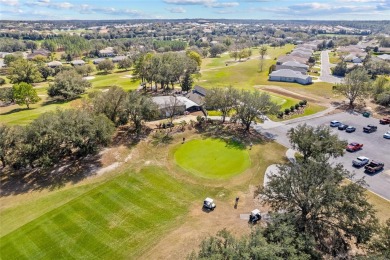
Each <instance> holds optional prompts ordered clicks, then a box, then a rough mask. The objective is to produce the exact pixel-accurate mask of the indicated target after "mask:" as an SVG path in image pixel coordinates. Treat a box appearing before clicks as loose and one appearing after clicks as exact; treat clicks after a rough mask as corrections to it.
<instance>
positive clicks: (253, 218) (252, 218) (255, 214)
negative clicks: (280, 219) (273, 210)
mask: <svg viewBox="0 0 390 260" xmlns="http://www.w3.org/2000/svg"><path fill="white" fill-rule="evenodd" d="M260 219H261V215H260V210H258V209H254V210H252V212H251V214H250V215H249V222H250V223H252V224H256V223H257V221H259V220H260Z"/></svg>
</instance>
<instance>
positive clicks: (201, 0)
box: [164, 0, 240, 8]
mask: <svg viewBox="0 0 390 260" xmlns="http://www.w3.org/2000/svg"><path fill="white" fill-rule="evenodd" d="M164 2H165V3H167V4H173V5H201V6H205V7H212V8H229V7H236V6H239V5H240V4H239V3H238V2H218V1H217V0H164Z"/></svg>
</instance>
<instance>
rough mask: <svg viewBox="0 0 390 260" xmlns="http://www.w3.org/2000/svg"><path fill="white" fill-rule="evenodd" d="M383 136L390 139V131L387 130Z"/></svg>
mask: <svg viewBox="0 0 390 260" xmlns="http://www.w3.org/2000/svg"><path fill="white" fill-rule="evenodd" d="M383 138H386V139H390V131H387V132H386V133H385V134H384V135H383Z"/></svg>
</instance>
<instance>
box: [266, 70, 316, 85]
mask: <svg viewBox="0 0 390 260" xmlns="http://www.w3.org/2000/svg"><path fill="white" fill-rule="evenodd" d="M268 79H269V80H270V81H282V82H296V83H300V84H303V85H307V84H310V83H312V78H311V77H310V76H309V75H303V74H302V73H300V72H298V71H293V70H290V69H281V70H276V71H273V72H272V73H271V74H269V78H268Z"/></svg>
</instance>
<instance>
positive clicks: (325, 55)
mask: <svg viewBox="0 0 390 260" xmlns="http://www.w3.org/2000/svg"><path fill="white" fill-rule="evenodd" d="M331 67H332V65H331V63H330V62H329V51H328V50H326V51H322V52H321V76H320V80H321V81H325V82H329V83H340V82H341V81H342V79H341V78H339V77H335V76H333V75H332V74H331V71H330V68H331Z"/></svg>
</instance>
